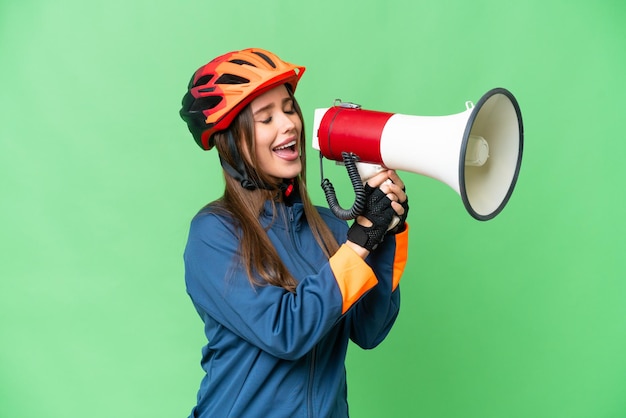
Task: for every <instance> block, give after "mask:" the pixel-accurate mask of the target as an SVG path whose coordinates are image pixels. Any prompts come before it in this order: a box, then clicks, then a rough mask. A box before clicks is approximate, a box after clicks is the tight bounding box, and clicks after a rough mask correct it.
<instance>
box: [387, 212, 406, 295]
mask: <svg viewBox="0 0 626 418" xmlns="http://www.w3.org/2000/svg"><path fill="white" fill-rule="evenodd" d="M408 258H409V224H408V223H407V224H406V227H405V228H404V231H402V232H399V233H398V234H396V254H395V255H394V258H393V282H392V283H393V284H392V288H391V290H396V288H397V287H398V285H399V284H400V277H402V273H404V268H405V267H406V261H407V259H408Z"/></svg>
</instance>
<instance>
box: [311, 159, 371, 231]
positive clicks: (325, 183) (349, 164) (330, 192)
mask: <svg viewBox="0 0 626 418" xmlns="http://www.w3.org/2000/svg"><path fill="white" fill-rule="evenodd" d="M341 157H342V158H343V162H344V165H345V166H346V170H347V171H348V177H349V178H350V182H351V183H352V188H353V189H354V195H355V196H354V203H353V204H352V207H351V208H350V209H344V208H342V207H341V205H340V204H339V201H338V200H337V194H336V193H335V188H334V187H333V184H332V183H331V182H330V180H328V179H326V178H324V172H323V168H322V155H321V153H320V173H321V175H322V178H323V180H322V189H323V190H324V195H326V201H327V202H328V207H329V208H330V210H331V212H332V213H333V214H334V215H335V216H336V217H337V218H339V219H343V220H346V221H347V220H350V219H355V218H356V217H357V216H359V215H360V214H362V213H363V210H365V203H366V198H367V196H366V194H365V189H364V187H363V180H362V179H361V176H360V175H359V170H358V169H357V167H356V163H357V161H358V160H359V157H358V156H357V155H356V154H353V153H348V152H342V153H341Z"/></svg>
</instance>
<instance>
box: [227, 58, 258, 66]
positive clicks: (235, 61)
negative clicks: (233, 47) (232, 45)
mask: <svg viewBox="0 0 626 418" xmlns="http://www.w3.org/2000/svg"><path fill="white" fill-rule="evenodd" d="M228 62H232V63H233V64H239V65H249V66H251V67H256V65H254V64H252V63H251V62H248V61H246V60H237V59H235V60H230V61H228Z"/></svg>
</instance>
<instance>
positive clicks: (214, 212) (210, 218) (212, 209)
mask: <svg viewBox="0 0 626 418" xmlns="http://www.w3.org/2000/svg"><path fill="white" fill-rule="evenodd" d="M234 224H235V222H234V218H233V216H232V214H231V213H230V212H229V211H228V210H226V209H225V208H224V207H223V206H222V205H221V204H220V202H219V201H215V202H211V203H209V204H208V205H206V206H204V207H203V208H202V209H200V210H199V211H198V212H197V213H196V214H195V215H194V217H193V219H192V220H191V229H192V230H194V229H215V228H220V227H227V228H228V229H232V228H233V226H234Z"/></svg>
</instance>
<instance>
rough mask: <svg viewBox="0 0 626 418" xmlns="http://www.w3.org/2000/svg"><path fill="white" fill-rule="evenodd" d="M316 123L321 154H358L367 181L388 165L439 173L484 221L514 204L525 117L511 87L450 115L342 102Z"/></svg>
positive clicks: (323, 112) (315, 136)
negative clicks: (382, 109) (406, 112)
mask: <svg viewBox="0 0 626 418" xmlns="http://www.w3.org/2000/svg"><path fill="white" fill-rule="evenodd" d="M313 125H314V126H313V148H315V149H317V150H319V151H320V158H322V157H325V158H327V159H330V160H334V161H342V160H345V157H346V155H353V156H356V159H358V161H359V162H358V163H357V164H356V165H357V167H358V171H359V175H360V177H361V180H363V181H365V180H367V178H369V177H371V176H372V175H373V174H375V172H376V171H378V170H380V169H383V168H388V169H394V170H402V171H408V172H412V173H417V174H420V175H424V176H427V177H431V178H434V179H436V180H439V181H441V182H443V183H445V184H447V185H448V186H449V187H451V188H452V189H454V190H455V191H456V192H457V194H459V195H460V197H461V199H462V201H463V204H464V205H465V209H466V210H467V212H468V213H469V214H470V215H471V216H472V217H474V218H475V219H477V220H480V221H486V220H489V219H492V218H494V217H495V216H496V215H498V214H499V213H500V212H501V211H502V209H503V208H504V206H505V205H506V204H507V203H508V201H509V198H510V197H511V194H512V193H513V189H514V188H515V184H516V182H517V178H518V175H519V171H520V166H521V162H522V151H523V143H524V128H523V125H522V115H521V111H520V108H519V104H518V102H517V100H516V99H515V97H514V96H513V94H511V92H509V91H508V90H506V89H504V88H494V89H492V90H490V91H488V92H487V93H485V94H484V95H483V96H482V97H481V98H480V99H479V100H478V102H477V103H476V105H474V104H473V103H472V102H471V101H468V102H466V103H465V110H464V111H463V112H461V113H457V114H452V115H447V116H412V115H404V114H399V113H387V112H380V111H373V110H365V109H362V108H361V106H359V105H356V104H354V103H344V102H340V101H335V104H334V105H333V106H332V107H330V108H323V109H316V110H315V114H314V122H313ZM322 176H323V175H322ZM353 185H354V182H353ZM327 198H328V195H327ZM329 203H330V201H329ZM331 209H332V208H331Z"/></svg>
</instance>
